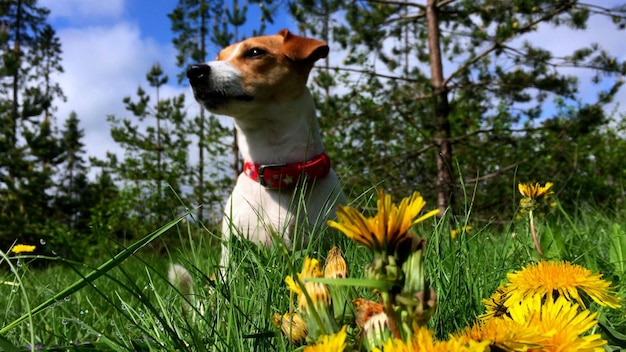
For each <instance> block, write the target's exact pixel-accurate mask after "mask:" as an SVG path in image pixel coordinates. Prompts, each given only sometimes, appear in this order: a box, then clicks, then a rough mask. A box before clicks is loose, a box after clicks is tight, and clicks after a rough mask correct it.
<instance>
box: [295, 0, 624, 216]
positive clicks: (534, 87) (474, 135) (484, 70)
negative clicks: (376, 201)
mask: <svg viewBox="0 0 626 352" xmlns="http://www.w3.org/2000/svg"><path fill="white" fill-rule="evenodd" d="M290 4H291V11H292V14H293V15H294V17H295V19H296V20H298V22H299V26H300V27H301V29H302V30H305V31H307V32H309V33H311V34H312V35H318V36H320V37H321V38H323V39H325V40H328V41H329V42H331V47H332V48H333V49H339V48H341V49H342V50H334V53H335V54H333V55H331V56H333V57H335V58H337V57H338V59H337V60H334V61H339V60H342V61H341V62H340V63H337V64H336V66H331V65H330V64H329V63H328V62H327V63H326V65H325V66H326V67H323V68H321V69H319V70H318V71H317V73H318V75H317V77H314V79H313V80H314V83H315V84H316V89H315V93H316V99H317V107H318V109H319V110H320V116H321V124H322V126H323V130H324V131H325V138H326V146H327V149H328V150H329V154H330V155H331V156H332V157H333V161H334V165H335V167H336V168H337V169H338V171H339V174H340V175H342V176H343V181H344V185H346V188H348V189H351V190H354V193H355V194H360V193H362V192H364V191H365V190H367V189H369V188H370V187H372V186H376V185H379V184H381V183H382V184H383V185H384V188H385V189H387V190H389V191H390V192H391V193H393V194H396V195H398V196H400V195H403V194H407V193H409V192H411V191H412V190H414V189H420V190H422V192H423V193H424V196H425V197H426V198H427V199H435V198H436V197H437V196H438V195H440V189H439V188H440V187H441V183H440V182H439V179H440V178H441V177H442V172H443V173H444V174H445V173H446V172H450V173H452V174H453V175H454V179H455V183H454V187H453V197H452V198H456V199H461V198H462V196H463V187H462V186H463V185H465V186H466V187H469V188H472V189H475V194H474V197H475V198H474V199H475V204H476V206H475V208H474V212H475V213H476V215H477V216H478V217H480V218H482V219H484V220H485V221H488V220H489V219H490V218H493V217H495V218H497V219H498V220H500V221H507V220H508V219H510V217H511V216H512V213H513V211H514V208H513V207H510V206H507V204H510V202H508V199H509V198H510V197H511V195H512V194H514V193H515V185H516V183H517V182H519V181H522V182H524V181H544V182H545V181H552V182H555V184H556V185H557V187H558V192H559V196H560V197H561V199H562V200H563V203H564V206H565V207H566V208H567V209H568V210H571V209H573V207H575V205H574V204H576V202H577V201H583V202H589V203H591V204H602V205H608V206H611V207H615V208H619V207H620V204H621V203H619V202H621V200H620V199H621V195H622V192H623V182H624V172H623V167H621V165H622V163H621V162H620V161H619V160H621V159H619V158H613V156H614V155H623V153H624V134H623V131H624V129H623V122H621V121H623V116H611V114H610V113H607V112H606V104H607V103H609V102H611V101H612V99H613V97H614V96H615V94H616V92H618V91H619V89H620V87H621V85H622V80H620V79H619V77H620V75H623V74H624V72H626V63H624V62H623V61H622V60H620V59H619V58H617V57H614V56H613V55H612V54H611V53H609V52H607V51H605V50H603V49H602V48H601V47H599V46H598V45H597V44H595V43H581V44H580V48H577V49H575V50H573V51H572V53H570V54H566V55H565V56H563V57H560V56H557V55H556V54H554V53H553V52H551V50H550V49H551V48H549V47H542V46H539V44H537V43H535V42H533V41H531V40H526V38H527V37H528V35H529V34H532V33H534V32H536V31H537V30H539V29H540V28H541V29H546V30H548V28H549V27H550V26H568V27H570V28H573V29H575V30H580V31H583V30H587V28H588V26H590V25H591V22H590V21H589V20H590V18H591V17H592V16H600V17H608V19H609V20H611V19H616V18H618V19H620V20H618V21H615V22H616V23H621V19H623V18H625V17H626V13H625V12H624V8H623V7H622V8H615V9H608V8H603V7H600V6H594V7H591V6H586V5H585V4H582V3H578V2H576V1H571V2H554V1H545V0H536V1H521V0H520V1H508V2H501V1H491V0H485V1H454V2H440V4H437V5H436V6H435V8H434V9H433V11H435V12H436V13H437V23H436V26H438V27H439V29H440V31H441V38H440V45H439V48H440V50H441V56H442V59H443V61H444V72H443V73H444V75H443V76H444V80H443V88H440V89H444V90H445V92H446V96H447V99H448V100H449V106H447V107H446V106H445V104H443V105H442V103H441V99H439V98H437V96H438V95H437V90H436V89H435V87H436V85H435V84H434V81H433V79H434V76H433V74H432V71H431V70H432V61H431V59H432V58H431V50H430V49H429V46H428V42H427V39H428V31H427V27H428V26H427V16H426V8H427V7H428V6H429V5H428V4H426V2H425V1H422V2H419V1H413V2H407V3H397V2H358V3H350V4H349V5H346V4H345V3H336V2H334V1H317V2H311V1H292V2H290ZM320 28H321V29H322V30H320ZM617 30H619V26H618V28H617V29H616V31H617ZM616 35H617V34H616ZM427 65H429V66H427ZM560 67H568V68H577V69H579V70H585V69H588V70H589V71H591V72H592V73H593V75H594V76H593V78H592V81H593V82H595V83H598V85H597V86H596V91H597V98H596V100H595V101H591V102H582V101H581V99H583V98H585V99H589V98H590V97H589V96H586V97H582V96H581V95H580V93H579V91H578V87H579V84H580V82H579V79H578V77H576V73H575V72H574V71H573V70H572V71H568V73H565V71H563V70H558V69H557V68H560ZM569 72H574V73H569ZM438 116H439V118H437V117H438ZM446 124H449V128H450V131H449V133H450V134H449V136H448V137H446V136H445V134H444V135H443V136H444V139H447V140H449V142H450V143H451V146H452V149H451V150H452V155H451V158H450V159H449V160H446V163H447V164H445V165H443V168H441V167H440V168H439V169H435V167H434V166H435V165H437V159H438V158H439V156H440V155H442V153H443V151H442V149H441V148H442V144H441V140H440V139H439V138H441V136H442V134H441V130H442V128H443V129H444V130H445V128H446V127H445V126H446ZM614 131H618V132H614ZM609 146H610V147H609ZM607 148H609V149H610V151H609V150H607ZM600 159H602V161H600ZM583 185H584V186H583ZM460 206H462V204H459V205H458V206H453V207H452V209H451V210H452V211H453V212H455V213H461V212H462V211H461V208H460Z"/></svg>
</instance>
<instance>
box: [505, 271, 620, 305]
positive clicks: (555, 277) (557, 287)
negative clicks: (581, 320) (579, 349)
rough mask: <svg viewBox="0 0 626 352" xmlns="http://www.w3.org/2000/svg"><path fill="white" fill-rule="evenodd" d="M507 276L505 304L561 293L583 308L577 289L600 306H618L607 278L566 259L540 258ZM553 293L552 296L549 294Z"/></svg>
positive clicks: (617, 299)
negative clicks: (536, 261)
mask: <svg viewBox="0 0 626 352" xmlns="http://www.w3.org/2000/svg"><path fill="white" fill-rule="evenodd" d="M507 278H508V280H509V282H508V283H507V284H506V287H505V292H506V295H507V296H508V297H507V299H506V301H505V302H504V304H505V305H506V306H507V307H511V306H512V305H513V304H514V303H516V302H521V301H523V300H524V299H525V298H527V297H531V296H533V295H534V294H539V295H542V296H546V297H548V298H550V299H555V298H557V297H556V296H563V297H565V298H567V299H569V300H575V301H576V302H577V303H578V304H580V306H581V307H583V308H584V307H585V304H584V302H583V300H582V298H581V296H580V293H581V292H584V293H585V294H587V295H588V296H589V297H590V298H591V299H593V300H594V301H595V302H596V303H598V304H600V305H603V306H607V307H611V308H619V307H620V304H619V298H618V297H616V296H615V294H614V293H613V292H612V291H611V289H612V288H611V287H610V286H611V282H610V281H605V280H602V275H601V274H596V275H593V274H592V273H591V271H590V270H588V269H586V268H584V267H582V266H580V265H576V264H571V263H569V262H567V261H563V262H555V261H541V262H539V263H536V264H531V265H529V266H527V267H525V268H524V269H522V270H521V271H517V272H515V273H511V274H508V275H507ZM553 293H555V294H556V296H553Z"/></svg>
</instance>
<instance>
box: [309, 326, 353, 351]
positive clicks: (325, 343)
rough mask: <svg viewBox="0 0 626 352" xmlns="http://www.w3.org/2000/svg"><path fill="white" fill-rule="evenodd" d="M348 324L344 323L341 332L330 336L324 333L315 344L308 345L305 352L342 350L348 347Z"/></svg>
mask: <svg viewBox="0 0 626 352" xmlns="http://www.w3.org/2000/svg"><path fill="white" fill-rule="evenodd" d="M346 329H347V325H344V326H343V328H341V330H339V332H336V333H334V334H332V335H330V336H328V335H322V336H321V337H320V339H319V340H318V342H317V343H316V344H315V345H313V346H308V347H306V348H305V349H304V352H342V351H343V350H344V349H345V348H346V337H347V336H348V333H347V332H346Z"/></svg>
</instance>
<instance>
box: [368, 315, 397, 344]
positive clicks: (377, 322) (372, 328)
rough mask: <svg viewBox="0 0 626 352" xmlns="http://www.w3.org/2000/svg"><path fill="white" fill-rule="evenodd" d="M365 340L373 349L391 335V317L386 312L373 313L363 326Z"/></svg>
mask: <svg viewBox="0 0 626 352" xmlns="http://www.w3.org/2000/svg"><path fill="white" fill-rule="evenodd" d="M363 337H364V338H363V342H364V343H365V345H366V346H367V347H368V348H369V349H370V350H371V349H372V348H373V347H379V346H381V345H382V344H383V342H385V341H386V340H387V339H389V338H390V337H391V331H390V330H389V318H388V317H387V314H385V312H382V313H378V314H376V315H373V316H371V317H370V319H368V321H367V322H366V323H365V326H363Z"/></svg>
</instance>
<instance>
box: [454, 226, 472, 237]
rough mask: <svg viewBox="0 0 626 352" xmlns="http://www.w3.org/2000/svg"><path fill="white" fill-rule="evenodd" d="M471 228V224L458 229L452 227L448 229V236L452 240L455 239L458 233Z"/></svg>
mask: <svg viewBox="0 0 626 352" xmlns="http://www.w3.org/2000/svg"><path fill="white" fill-rule="evenodd" d="M471 230H472V227H471V226H463V227H461V228H460V229H452V230H451V231H450V238H452V239H453V240H455V239H456V238H457V237H458V236H459V233H463V232H469V231H471Z"/></svg>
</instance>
